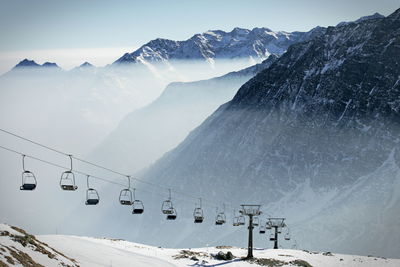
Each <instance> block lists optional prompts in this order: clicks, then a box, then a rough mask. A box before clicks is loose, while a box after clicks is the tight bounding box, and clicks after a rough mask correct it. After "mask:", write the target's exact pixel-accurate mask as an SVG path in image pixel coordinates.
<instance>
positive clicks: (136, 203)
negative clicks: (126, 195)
mask: <svg viewBox="0 0 400 267" xmlns="http://www.w3.org/2000/svg"><path fill="white" fill-rule="evenodd" d="M135 192H136V188H134V189H133V204H132V206H133V210H132V214H142V213H143V212H144V205H143V202H142V201H140V200H138V199H136V193H135Z"/></svg>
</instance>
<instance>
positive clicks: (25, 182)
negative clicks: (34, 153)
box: [19, 155, 37, 191]
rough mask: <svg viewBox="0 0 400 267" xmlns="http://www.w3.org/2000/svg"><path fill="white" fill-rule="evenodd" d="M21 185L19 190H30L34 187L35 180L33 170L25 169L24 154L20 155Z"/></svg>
mask: <svg viewBox="0 0 400 267" xmlns="http://www.w3.org/2000/svg"><path fill="white" fill-rule="evenodd" d="M22 169H23V170H24V171H23V172H22V185H21V187H20V188H19V189H20V190H26V191H32V190H34V189H35V188H36V185H37V181H36V177H35V175H34V174H33V172H30V171H28V170H26V169H25V155H22Z"/></svg>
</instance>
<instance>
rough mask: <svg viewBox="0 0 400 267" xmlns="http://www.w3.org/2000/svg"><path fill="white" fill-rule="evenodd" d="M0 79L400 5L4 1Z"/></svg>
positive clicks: (372, 1) (298, 0) (382, 0)
mask: <svg viewBox="0 0 400 267" xmlns="http://www.w3.org/2000/svg"><path fill="white" fill-rule="evenodd" d="M0 3H1V4H0V5H1V6H0V33H1V39H2V41H1V42H0V73H3V72H4V71H6V70H7V69H9V68H11V67H12V66H13V65H15V64H16V63H17V62H18V61H19V60H21V59H23V58H25V57H29V58H32V59H35V60H36V61H38V62H39V63H43V62H44V61H53V62H54V61H55V62H57V63H59V65H61V66H62V67H65V68H71V67H73V66H75V65H77V64H80V63H83V61H86V60H88V61H91V62H92V63H94V64H97V65H104V64H107V63H111V62H112V61H114V60H115V59H116V58H118V57H119V56H121V55H122V54H123V53H124V52H132V51H133V50H134V49H135V48H138V47H139V46H140V45H142V44H144V43H146V42H148V41H149V40H151V39H154V38H158V37H162V38H169V39H174V40H183V39H187V38H189V37H191V36H192V35H193V34H194V33H199V32H204V31H207V30H209V29H221V30H225V31H230V30H232V29H233V28H234V27H243V28H249V29H251V28H254V27H269V28H271V29H273V30H285V31H295V30H298V31H307V30H309V29H311V28H313V27H315V26H317V25H320V26H328V25H336V24H337V23H338V22H340V21H350V20H355V19H357V18H359V17H361V16H364V15H370V14H372V13H374V12H379V13H381V14H383V15H389V14H390V13H392V12H393V11H394V10H396V9H397V8H399V7H400V0H335V1H332V0H286V1H285V0H241V1H239V0H199V1H194V0H193V1H189V0H168V1H167V0H142V1H134V0H131V1H125V0H122V1H117V0H115V1H109V0H104V1H101V0H99V1H94V0H85V1H82V0H81V1H77V0H68V1H61V0H42V1H39V0H0Z"/></svg>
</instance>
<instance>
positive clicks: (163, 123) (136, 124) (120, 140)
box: [91, 55, 278, 173]
mask: <svg viewBox="0 0 400 267" xmlns="http://www.w3.org/2000/svg"><path fill="white" fill-rule="evenodd" d="M277 58H278V57H277V56H275V55H271V56H269V57H268V59H266V60H264V61H263V62H262V63H260V64H256V65H254V66H251V67H249V68H246V69H243V70H240V71H237V72H230V73H228V74H226V75H223V76H220V77H216V78H212V79H209V80H202V81H196V82H174V83H171V84H169V85H168V86H167V87H166V88H165V90H164V92H163V93H162V94H161V95H160V96H159V97H158V98H157V99H156V100H155V101H154V102H152V103H151V104H149V105H147V106H146V107H144V108H141V109H139V110H135V111H133V112H132V113H130V114H129V115H128V116H126V117H125V118H124V119H123V120H122V122H121V123H120V124H119V126H118V127H117V129H115V130H114V131H113V132H112V133H111V134H110V135H109V136H108V137H107V139H106V140H105V141H104V142H103V143H102V144H101V145H100V146H99V147H98V148H97V149H96V150H95V151H94V152H93V153H92V155H91V159H92V160H94V161H96V162H101V163H104V164H106V165H107V166H112V167H113V168H116V169H119V170H124V171H125V172H128V173H134V172H136V171H139V170H140V169H142V168H144V167H147V166H148V165H149V164H151V163H153V162H154V161H155V160H157V159H158V158H160V157H161V156H162V155H163V154H164V153H165V152H167V151H169V150H171V149H173V148H174V147H176V146H177V145H178V144H179V143H180V142H181V141H182V140H183V139H184V138H185V137H186V136H187V134H188V133H189V131H191V130H193V129H194V128H195V127H197V126H198V125H200V124H201V123H202V122H203V121H204V120H205V119H206V118H207V117H208V116H209V115H210V114H211V113H212V112H214V111H215V110H216V109H217V108H218V106H220V105H221V104H222V103H225V102H226V101H229V100H231V99H232V97H233V96H234V95H235V93H236V92H237V90H238V89H239V87H240V86H241V85H243V84H244V83H245V82H247V81H248V80H249V79H250V78H252V77H253V76H254V75H256V74H257V73H258V72H260V71H261V70H263V69H266V68H268V67H269V66H270V65H271V64H272V63H273V62H274V61H275V60H276V59H277ZM115 155H119V157H118V158H116V157H115Z"/></svg>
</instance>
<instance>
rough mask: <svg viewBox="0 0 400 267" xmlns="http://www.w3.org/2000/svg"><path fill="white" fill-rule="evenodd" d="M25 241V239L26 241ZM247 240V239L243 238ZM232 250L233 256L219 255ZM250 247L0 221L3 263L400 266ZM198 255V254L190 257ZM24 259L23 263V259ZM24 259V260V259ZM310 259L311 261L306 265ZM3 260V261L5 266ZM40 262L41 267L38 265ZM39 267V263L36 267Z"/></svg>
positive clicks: (378, 260)
mask: <svg viewBox="0 0 400 267" xmlns="http://www.w3.org/2000/svg"><path fill="white" fill-rule="evenodd" d="M24 241H26V242H25V243H24ZM244 243H245V237H244ZM220 251H222V252H223V253H225V254H226V253H227V252H228V251H230V252H231V253H232V254H233V255H234V259H232V260H218V259H215V255H217V254H218V253H219V252H220ZM246 255H247V249H245V248H235V247H229V246H223V247H206V248H196V249H190V248H189V249H167V248H161V247H153V246H146V245H141V244H137V243H132V242H128V241H124V240H119V239H106V238H91V237H80V236H66V235H39V236H36V237H35V236H32V235H29V234H28V233H26V232H25V231H24V230H22V229H19V228H15V227H11V226H9V225H6V224H0V266H32V265H29V264H33V263H35V264H41V265H43V266H84V267H86V266H87V267H92V266H93V267H94V266H135V267H145V266H152V267H170V266H220V265H226V266H229V267H245V266H253V267H254V266H257V264H258V265H261V264H263V263H264V264H267V263H268V264H273V265H263V266H314V267H318V266H321V267H322V266H323V267H334V266H335V267H336V266H351V267H353V266H354V267H357V266H379V267H381V266H383V267H386V266H387V267H395V266H400V259H386V258H380V257H373V256H368V257H367V256H354V255H343V254H335V253H321V252H310V251H305V250H304V251H303V250H289V249H277V250H274V249H255V250H254V256H255V258H256V260H258V262H249V261H244V260H243V259H242V258H243V257H245V256H246ZM192 257H195V258H192ZM22 261H24V262H22ZM21 262H22V263H21ZM307 263H308V264H309V265H307ZM2 264H3V265H2ZM35 266H37V265H35ZM38 266H40V265H38Z"/></svg>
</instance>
